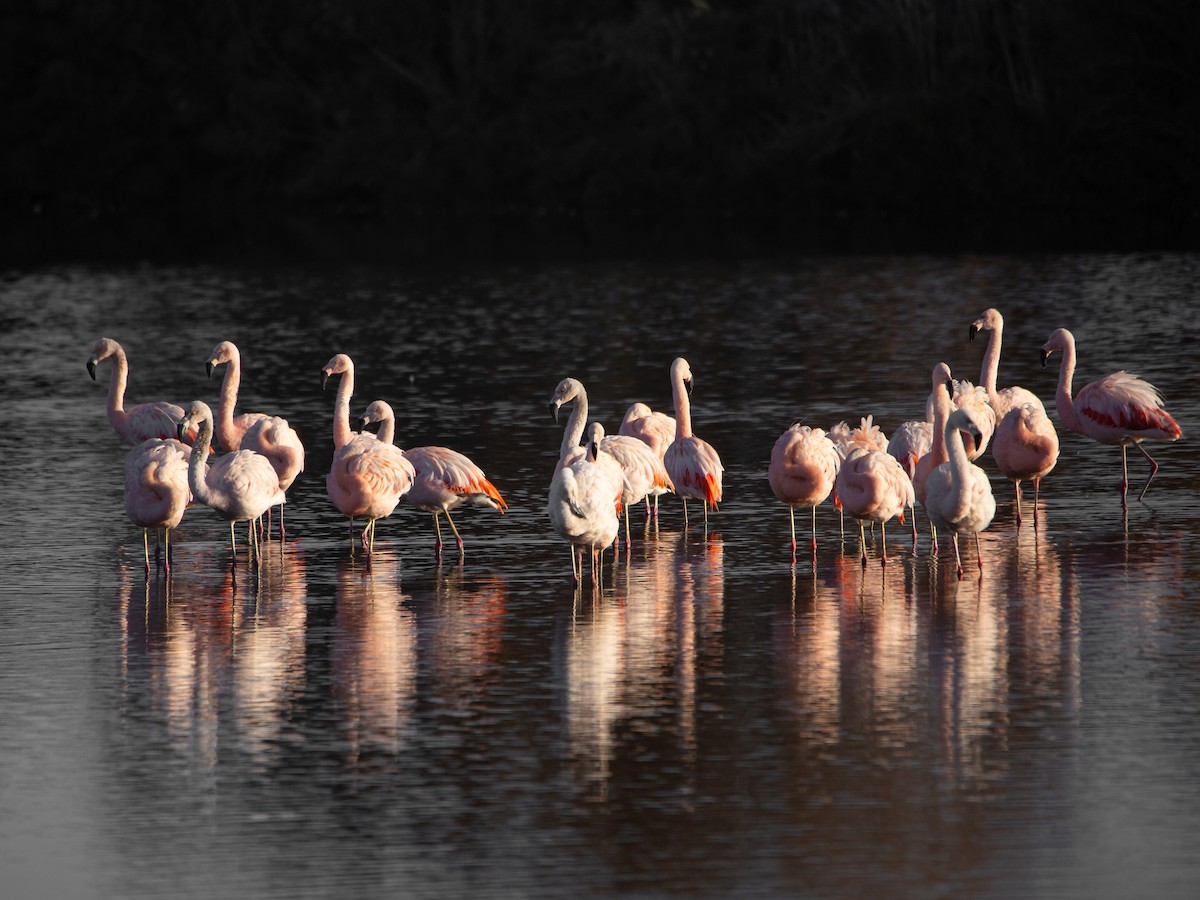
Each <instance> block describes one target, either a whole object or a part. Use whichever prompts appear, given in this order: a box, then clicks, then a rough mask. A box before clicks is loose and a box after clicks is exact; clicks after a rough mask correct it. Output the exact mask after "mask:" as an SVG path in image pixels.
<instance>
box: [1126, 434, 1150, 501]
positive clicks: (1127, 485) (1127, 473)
mask: <svg viewBox="0 0 1200 900" xmlns="http://www.w3.org/2000/svg"><path fill="white" fill-rule="evenodd" d="M1152 474H1153V473H1152ZM1147 484H1149V482H1147ZM1128 492H1129V466H1128V464H1127V463H1126V462H1125V445H1124V444H1122V445H1121V502H1122V503H1124V502H1125V495H1126V494H1127V493H1128Z"/></svg>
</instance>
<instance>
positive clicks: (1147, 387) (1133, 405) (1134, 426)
mask: <svg viewBox="0 0 1200 900" xmlns="http://www.w3.org/2000/svg"><path fill="white" fill-rule="evenodd" d="M1055 350H1061V351H1062V365H1061V367H1060V368H1059V374H1058V392H1057V393H1056V394H1055V397H1054V400H1055V405H1056V406H1057V407H1058V417H1059V419H1061V420H1062V424H1063V425H1064V426H1066V427H1067V428H1069V429H1071V430H1072V431H1076V432H1078V433H1079V434H1082V435H1084V436H1085V437H1090V438H1091V439H1092V440H1094V441H1097V442H1099V443H1101V444H1117V445H1119V446H1120V448H1121V503H1122V504H1124V503H1125V497H1126V494H1127V493H1128V491H1129V468H1128V465H1127V463H1126V460H1125V448H1126V447H1127V446H1129V445H1130V444H1133V445H1134V446H1136V447H1137V448H1138V449H1139V450H1141V451H1142V455H1143V456H1145V457H1146V459H1148V460H1150V477H1149V478H1147V479H1146V484H1145V486H1144V487H1143V488H1142V492H1141V493H1140V494H1138V500H1141V499H1142V498H1143V497H1145V496H1146V491H1147V490H1148V489H1149V488H1150V482H1151V481H1152V480H1153V479H1154V475H1155V473H1156V472H1158V463H1156V462H1155V461H1154V458H1153V457H1152V456H1151V455H1150V454H1149V453H1147V452H1146V448H1145V447H1143V446H1142V443H1141V442H1142V441H1144V440H1153V441H1177V440H1179V438H1181V437H1183V430H1182V429H1181V428H1180V427H1179V424H1178V423H1177V422H1176V421H1175V419H1174V418H1172V416H1171V414H1170V413H1169V412H1167V411H1166V410H1165V409H1163V405H1162V397H1161V396H1159V393H1158V389H1157V388H1155V387H1154V385H1152V384H1150V383H1149V382H1148V381H1143V380H1142V379H1141V378H1138V377H1137V376H1136V375H1130V374H1129V373H1128V372H1125V371H1123V370H1122V371H1120V372H1113V373H1112V374H1111V375H1105V376H1104V377H1103V378H1101V379H1098V380H1097V381H1093V382H1091V383H1090V384H1087V385H1084V386H1083V387H1082V388H1080V389H1079V393H1078V394H1077V395H1076V396H1075V398H1074V399H1072V397H1071V379H1072V377H1073V376H1074V374H1075V336H1074V335H1073V334H1071V332H1069V331H1067V329H1065V328H1058V329H1055V330H1054V331H1053V332H1051V333H1050V337H1049V338H1048V339H1047V341H1046V343H1045V344H1043V345H1042V368H1045V367H1046V363H1047V361H1048V360H1049V359H1050V354H1051V353H1053V352H1054V351H1055Z"/></svg>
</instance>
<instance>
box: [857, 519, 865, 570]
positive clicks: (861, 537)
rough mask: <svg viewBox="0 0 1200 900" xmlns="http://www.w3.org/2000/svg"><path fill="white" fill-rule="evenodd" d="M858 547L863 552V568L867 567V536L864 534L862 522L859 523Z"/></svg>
mask: <svg viewBox="0 0 1200 900" xmlns="http://www.w3.org/2000/svg"><path fill="white" fill-rule="evenodd" d="M858 546H859V549H860V550H862V567H863V568H864V569H865V568H866V567H867V536H866V534H865V533H864V532H863V524H862V522H859V523H858Z"/></svg>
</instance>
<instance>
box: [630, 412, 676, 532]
mask: <svg viewBox="0 0 1200 900" xmlns="http://www.w3.org/2000/svg"><path fill="white" fill-rule="evenodd" d="M675 428H676V425H675V419H674V418H673V417H671V416H668V415H667V414H666V413H661V412H655V411H654V410H652V409H651V408H650V407H649V406H647V405H646V404H645V403H633V404H631V405H630V407H629V409H627V410H625V418H624V419H622V420H621V427H620V428H619V429H618V430H617V433H618V435H622V436H626V437H634V438H637V439H638V440H640V441H642V442H643V443H644V444H646V445H647V446H648V447H649V448H650V449H651V450H653V451H654V453H655V455H657V456H658V458H659V459H662V458H663V457H664V456H666V453H667V447H669V446H671V441H673V440H675ZM671 491H674V488H673V487H672V488H671ZM664 493H669V491H651V492H650V495H649V496H647V498H646V515H647V516H649V515H650V497H653V498H654V516H655V517H656V518H657V517H658V498H659V495H660V494H664Z"/></svg>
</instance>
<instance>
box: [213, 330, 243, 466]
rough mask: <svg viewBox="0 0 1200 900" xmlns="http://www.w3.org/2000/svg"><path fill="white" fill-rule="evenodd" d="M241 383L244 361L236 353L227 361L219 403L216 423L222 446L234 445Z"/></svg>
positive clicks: (229, 446)
mask: <svg viewBox="0 0 1200 900" xmlns="http://www.w3.org/2000/svg"><path fill="white" fill-rule="evenodd" d="M241 383H242V361H241V359H239V358H238V355H237V354H236V353H235V354H234V355H233V356H231V357H230V358H229V362H227V363H225V377H224V378H223V379H222V381H221V399H220V401H219V402H218V403H217V414H216V422H215V423H214V425H215V428H216V432H217V438H218V439H219V440H220V441H221V447H222V448H231V447H233V442H232V441H231V440H230V438H231V436H232V434H233V411H234V408H235V407H236V406H237V396H238V387H239V386H240V385H241ZM239 443H240V442H239Z"/></svg>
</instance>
